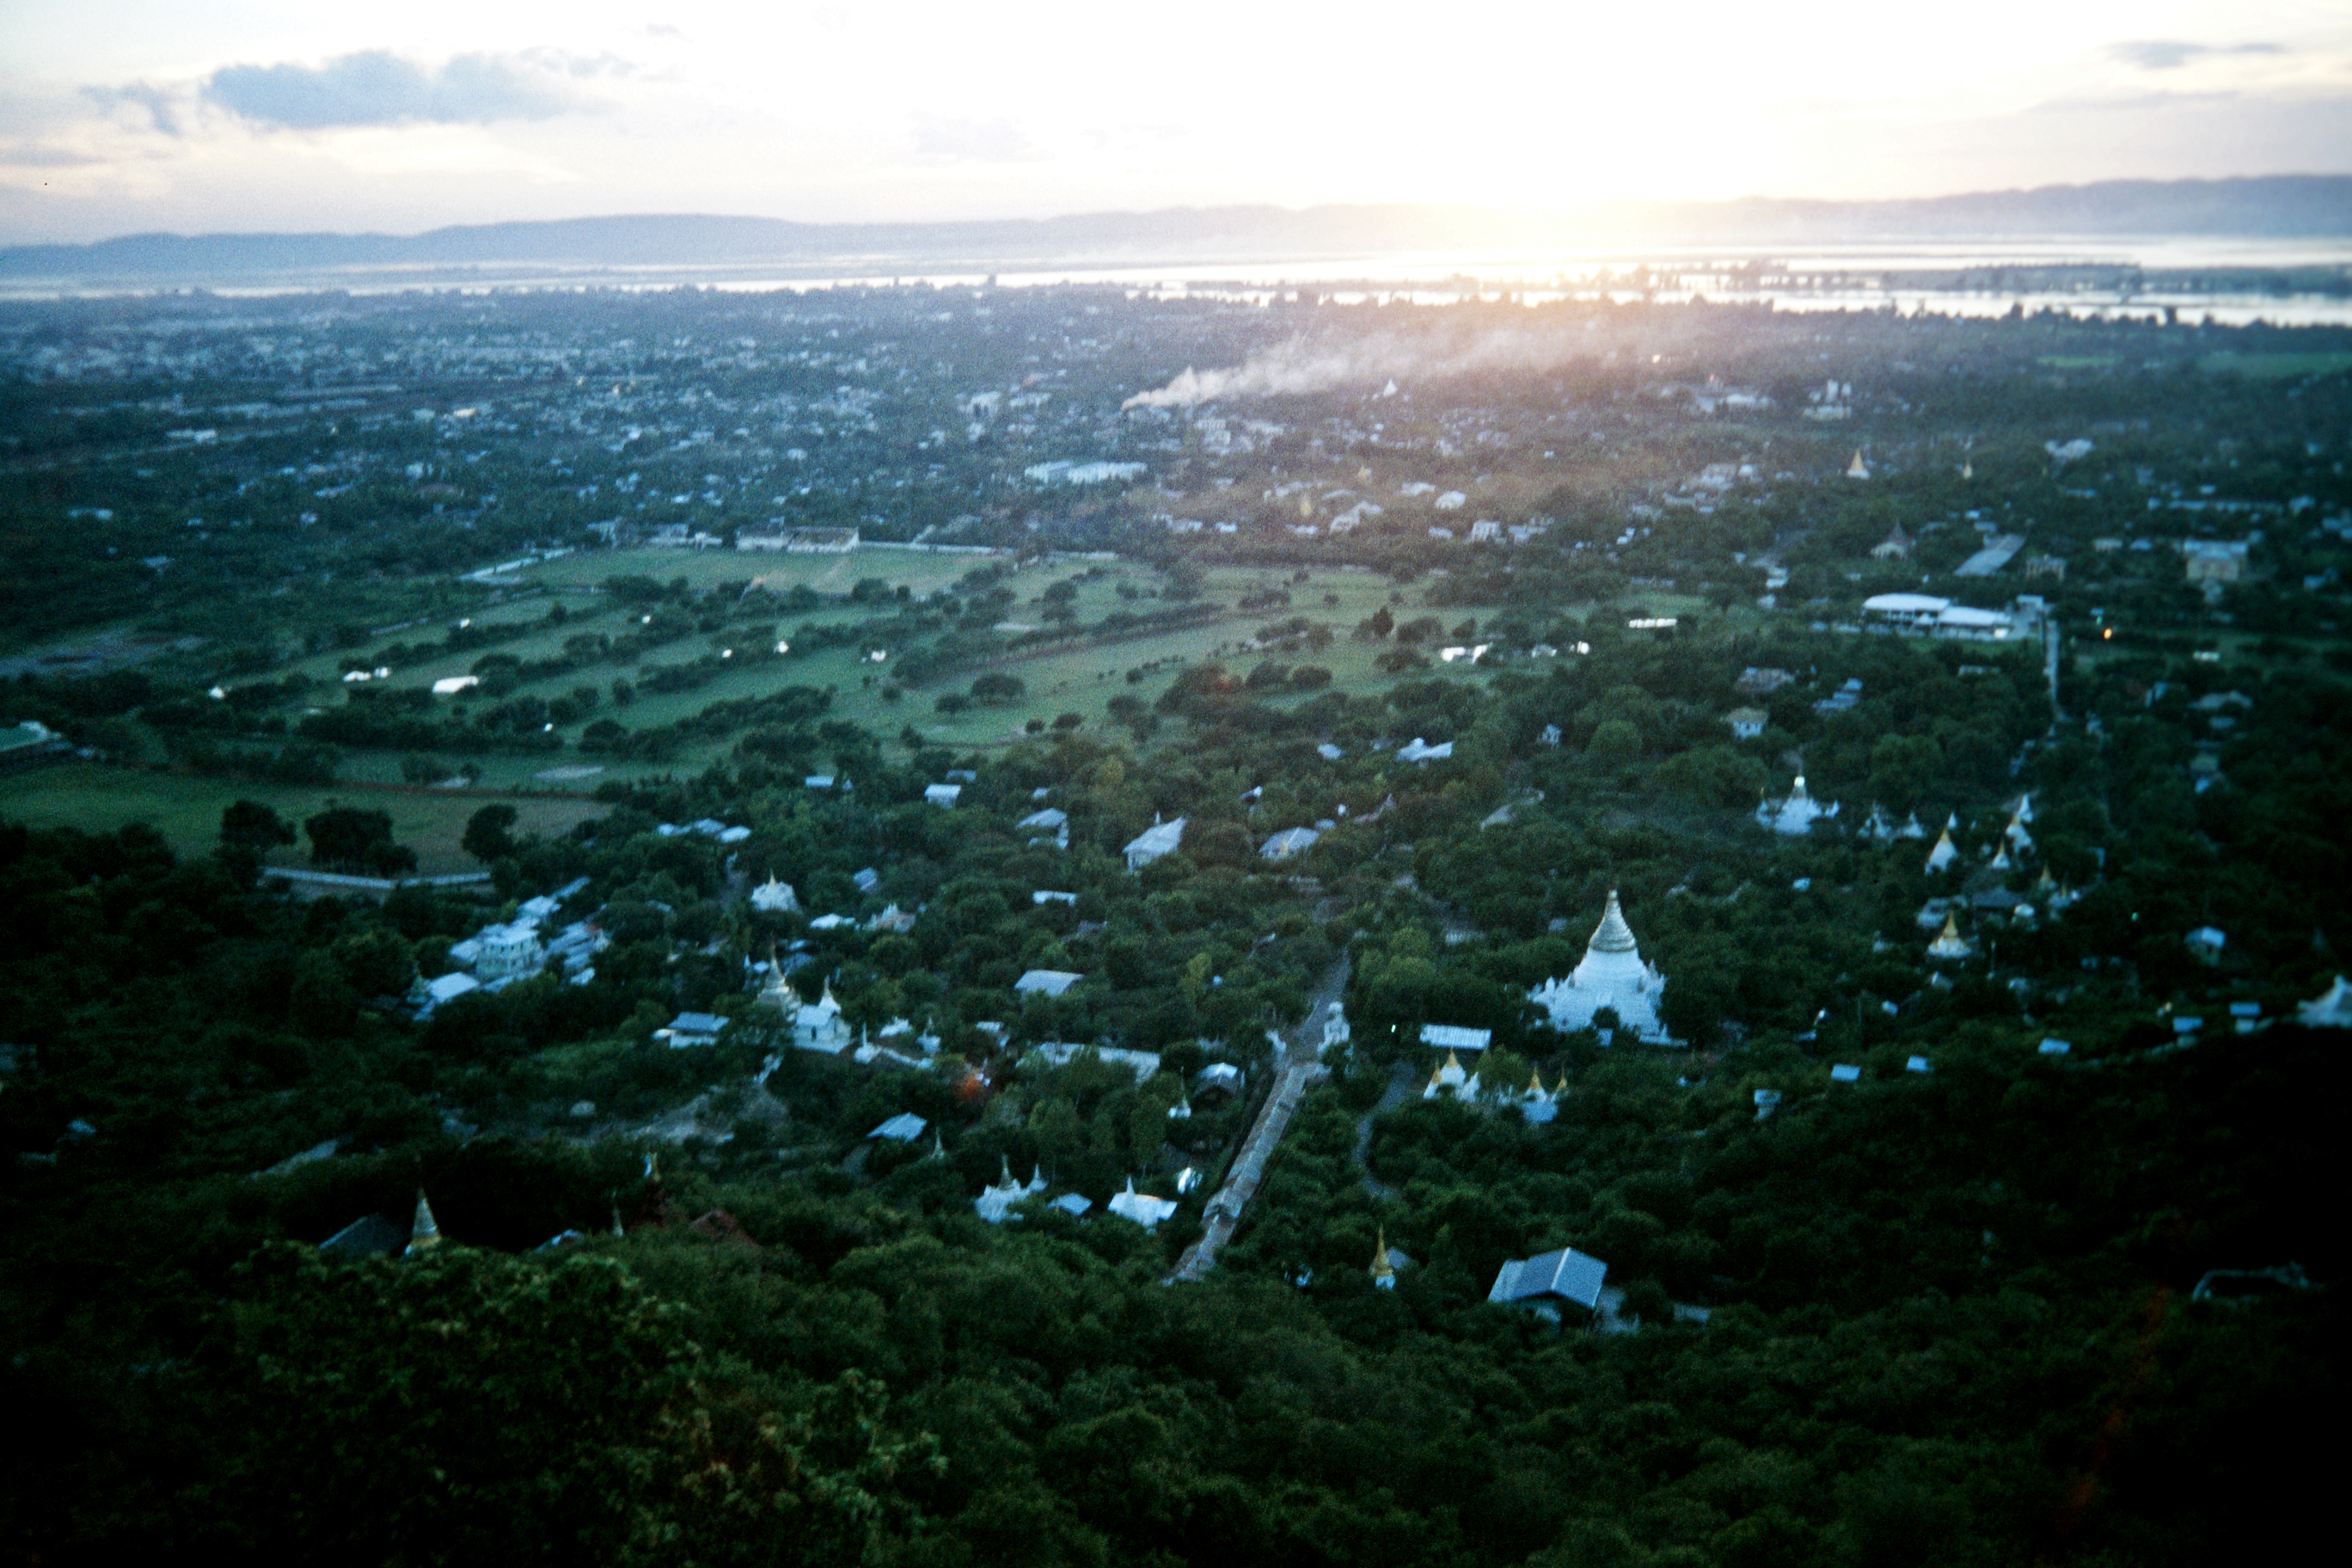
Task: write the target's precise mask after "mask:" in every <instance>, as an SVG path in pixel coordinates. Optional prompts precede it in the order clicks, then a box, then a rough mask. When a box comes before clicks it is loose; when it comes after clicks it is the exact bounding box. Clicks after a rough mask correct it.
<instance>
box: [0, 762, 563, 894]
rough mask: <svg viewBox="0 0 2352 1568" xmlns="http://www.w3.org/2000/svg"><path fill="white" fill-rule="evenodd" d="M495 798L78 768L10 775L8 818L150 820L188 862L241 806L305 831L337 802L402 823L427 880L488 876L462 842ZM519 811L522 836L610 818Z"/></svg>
mask: <svg viewBox="0 0 2352 1568" xmlns="http://www.w3.org/2000/svg"><path fill="white" fill-rule="evenodd" d="M541 765H543V766H544V765H550V764H544V763H543V764H541ZM572 787H573V788H578V787H579V786H578V785H573V786H572ZM493 798H499V797H495V796H491V795H487V794H486V793H484V792H481V791H470V790H469V791H464V792H458V791H450V792H448V793H446V794H444V793H439V792H435V791H423V790H420V791H410V790H383V789H364V788H362V789H351V788H343V787H339V786H335V785H326V786H320V787H313V786H309V785H299V784H267V783H262V782H259V781H256V780H246V779H214V778H202V777H196V776H194V775H190V774H186V773H152V772H148V771H146V770H144V769H140V768H120V767H111V766H109V765H107V764H105V763H64V764H60V765H58V766H55V767H46V768H28V769H26V770H24V771H23V772H19V773H8V774H5V775H0V817H5V818H6V819H8V820H9V821H12V822H19V823H22V824H24V825H25V826H28V827H79V828H81V829H83V830H84V831H85V832H91V833H104V832H111V831H112V830H114V829H115V828H118V827H124V826H129V825H130V824H131V823H134V822H143V823H146V824H147V825H148V826H151V827H152V828H154V829H155V830H156V831H157V832H158V833H161V834H162V835H163V837H164V838H165V839H166V840H168V841H169V842H170V844H171V846H172V847H173V849H174V850H175V851H177V852H178V853H179V854H182V855H201V854H204V853H205V852H206V851H208V850H210V849H211V848H212V847H213V846H214V845H215V844H216V843H217V842H218V841H219V836H220V818H221V811H222V809H223V808H224V807H226V805H228V804H229V803H230V802H232V801H236V800H257V801H259V802H261V803H262V804H263V805H268V806H271V807H273V808H275V809H276V810H277V812H278V815H279V816H283V817H285V818H286V819H287V820H289V822H294V823H297V824H299V822H300V821H301V820H302V818H304V817H305V816H310V814H311V813H313V812H316V811H319V810H321V809H323V808H324V807H325V806H326V805H329V804H330V803H332V802H341V804H343V805H357V806H362V807H365V808H368V809H370V810H380V811H383V812H387V813H389V814H390V815H391V816H392V826H393V837H394V838H395V839H397V840H398V841H399V842H401V843H403V844H405V845H407V846H408V847H410V848H412V849H414V850H415V851H416V860H417V870H418V871H419V872H420V873H422V874H424V875H425V876H446V875H451V874H454V873H457V872H460V871H478V870H480V869H481V866H480V865H479V864H478V862H476V861H475V860H474V859H473V858H471V857H469V856H467V854H466V853H465V852H464V851H463V850H462V849H460V848H458V847H457V841H458V839H459V837H461V836H462V835H463V834H464V833H465V831H466V822H467V818H468V817H470V816H473V815H474V813H475V812H477V811H479V810H480V809H481V808H482V807H483V806H484V805H488V804H489V801H490V800H491V799H493ZM509 804H510V805H513V806H514V808H515V810H516V811H517V812H518V813H519V814H520V823H519V825H518V826H519V827H520V830H522V831H524V832H529V833H537V834H541V835H545V836H553V835H556V834H561V833H568V832H570V831H571V830H572V827H574V826H577V825H578V824H580V823H582V822H584V821H586V820H588V819H589V818H591V817H594V816H602V815H603V814H604V806H602V805H598V804H596V803H595V802H593V801H587V800H579V799H564V798H551V797H545V796H541V797H537V798H529V797H526V798H520V799H512V800H509ZM306 854H307V846H304V845H298V846H296V847H294V848H291V849H283V850H279V851H278V853H276V854H275V855H273V856H271V858H270V861H271V864H273V865H284V866H299V865H305V864H308V861H307V860H306V858H305V856H306Z"/></svg>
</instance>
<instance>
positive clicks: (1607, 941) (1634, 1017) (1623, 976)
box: [1528, 780, 1803, 1046]
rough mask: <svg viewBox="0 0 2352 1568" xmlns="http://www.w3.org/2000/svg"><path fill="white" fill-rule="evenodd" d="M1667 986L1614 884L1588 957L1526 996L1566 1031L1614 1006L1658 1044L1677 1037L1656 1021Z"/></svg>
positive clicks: (1625, 1025)
mask: <svg viewBox="0 0 2352 1568" xmlns="http://www.w3.org/2000/svg"><path fill="white" fill-rule="evenodd" d="M1798 782H1799V784H1802V783H1803V781H1802V780H1800V781H1798ZM1665 989H1666V977H1665V976H1664V975H1663V974H1661V973H1658V972H1657V970H1656V969H1655V968H1654V967H1653V966H1651V965H1649V964H1646V963H1643V962H1642V952H1641V948H1640V945H1639V944H1638V943H1636V942H1634V940H1633V928H1632V927H1631V926H1629V925H1627V924H1626V923H1625V914H1624V911H1623V910H1620V909H1619V908H1618V907H1617V893H1616V890H1615V889H1611V890H1610V894H1609V907H1608V908H1607V909H1606V910H1603V911H1602V912H1601V924H1600V925H1599V927H1598V928H1596V929H1595V930H1594V931H1593V933H1592V940H1591V942H1588V943H1587V944H1586V945H1585V949H1584V962H1583V963H1580V964H1578V965H1577V966H1576V970H1575V972H1574V973H1571V974H1570V975H1569V976H1568V978H1567V979H1565V980H1547V981H1545V982H1544V983H1543V984H1541V985H1538V986H1537V987H1536V988H1535V989H1534V990H1532V991H1530V992H1528V1000H1529V1001H1530V1002H1533V1003H1535V1004H1536V1005H1538V1006H1539V1007H1541V1008H1542V1009H1543V1010H1544V1011H1545V1012H1546V1013H1548V1014H1549V1015H1550V1016H1551V1026H1552V1027H1553V1028H1555V1029H1559V1030H1561V1031H1563V1032H1565V1031H1567V1030H1570V1029H1583V1028H1590V1027H1591V1025H1592V1016H1593V1015H1594V1014H1595V1013H1597V1012H1599V1011H1600V1010H1601V1008H1603V1007H1611V1008H1614V1009H1615V1010H1616V1013H1617V1021H1618V1024H1619V1026H1620V1027H1621V1028H1622V1029H1623V1030H1625V1031H1628V1032H1631V1033H1633V1034H1635V1035H1639V1036H1640V1037H1642V1038H1643V1039H1644V1040H1647V1041H1648V1042H1649V1043H1650V1044H1652V1045H1654V1046H1671V1045H1675V1044H1677V1043H1678V1042H1677V1041H1675V1039H1674V1038H1672V1037H1670V1036H1668V1035H1667V1033H1666V1028H1665V1026H1664V1024H1662V1023H1660V1022H1659V1021H1658V997H1659V996H1660V995H1661V994H1663V993H1664V991H1665Z"/></svg>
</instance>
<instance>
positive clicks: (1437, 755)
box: [1396, 735, 1454, 763]
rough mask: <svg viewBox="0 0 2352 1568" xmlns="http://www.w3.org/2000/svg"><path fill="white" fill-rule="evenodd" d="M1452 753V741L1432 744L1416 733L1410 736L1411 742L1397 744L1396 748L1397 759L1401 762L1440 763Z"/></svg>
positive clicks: (1450, 756) (1449, 757)
mask: <svg viewBox="0 0 2352 1568" xmlns="http://www.w3.org/2000/svg"><path fill="white" fill-rule="evenodd" d="M1453 755H1454V742H1451V741H1444V742H1439V743H1438V744H1436V745H1434V746H1433V745H1431V744H1429V743H1428V742H1426V741H1423V739H1422V738H1421V737H1420V736H1418V735H1415V736H1414V737H1413V738H1412V743H1411V744H1409V745H1403V746H1399V747H1398V748H1397V750H1396V756H1397V761H1398V762H1401V763H1442V762H1445V761H1448V760H1450V759H1451V758H1452V757H1453Z"/></svg>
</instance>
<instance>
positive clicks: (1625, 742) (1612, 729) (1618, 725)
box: [1590, 719, 1642, 768]
mask: <svg viewBox="0 0 2352 1568" xmlns="http://www.w3.org/2000/svg"><path fill="white" fill-rule="evenodd" d="M1590 754H1591V758H1592V760H1593V762H1594V763H1597V764H1599V765H1600V766H1601V767H1604V768H1623V767H1631V766H1632V765H1633V763H1638V762H1640V761H1641V760H1642V731H1639V730H1636V729H1635V728H1633V725H1631V724H1628V723H1627V722H1626V721H1624V720H1622V719H1611V720H1607V721H1603V722H1602V723H1601V725H1600V726H1599V727H1597V728H1596V729H1595V730H1594V731H1592V744H1591V748H1590Z"/></svg>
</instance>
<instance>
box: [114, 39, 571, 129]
mask: <svg viewBox="0 0 2352 1568" xmlns="http://www.w3.org/2000/svg"><path fill="white" fill-rule="evenodd" d="M604 68H605V67H604V64H603V63H602V62H596V61H586V62H579V61H569V60H557V59H551V58H541V57H539V56H535V55H481V54H476V55H457V56H455V57H453V58H451V59H449V60H448V61H447V62H446V64H444V65H442V66H440V67H438V68H429V67H425V66H422V65H419V64H417V63H416V62H415V61H414V60H409V59H404V58H401V57H400V56H398V55H395V54H393V53H391V52H390V51H388V50H384V49H363V50H362V51H360V52H359V53H357V54H349V55H341V56H338V57H336V58H333V59H331V60H328V61H326V62H324V63H323V64H320V65H315V66H309V65H293V64H280V65H271V66H253V65H237V66H226V67H224V68H221V69H219V70H216V71H215V72H214V73H213V74H212V75H211V76H210V77H208V78H206V79H205V84H204V89H203V96H204V98H205V101H206V102H209V103H212V104H214V105H216V106H217V107H219V108H222V109H226V110H229V111H230V112H231V113H233V114H236V115H237V116H238V117H239V118H241V119H244V120H248V121H253V122H255V123H256V124H259V125H267V126H272V127H276V128H278V129H281V130H288V131H324V130H328V129H331V128H333V127H339V126H350V125H413V124H436V125H488V124H489V123H491V122H492V121H500V120H548V119H552V118H553V117H554V116H556V115H559V114H564V113H568V112H570V111H572V110H577V109H582V108H585V107H588V105H587V103H586V101H585V100H583V98H582V97H581V96H580V94H579V92H578V91H577V89H574V88H573V87H572V84H571V82H570V81H569V80H567V79H566V78H568V77H570V78H576V77H578V76H581V75H594V74H597V73H598V72H600V71H601V70H603V69H604ZM157 124H158V127H159V128H160V129H169V128H168V127H164V126H163V121H162V120H161V118H160V117H159V118H158V121H157Z"/></svg>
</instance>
